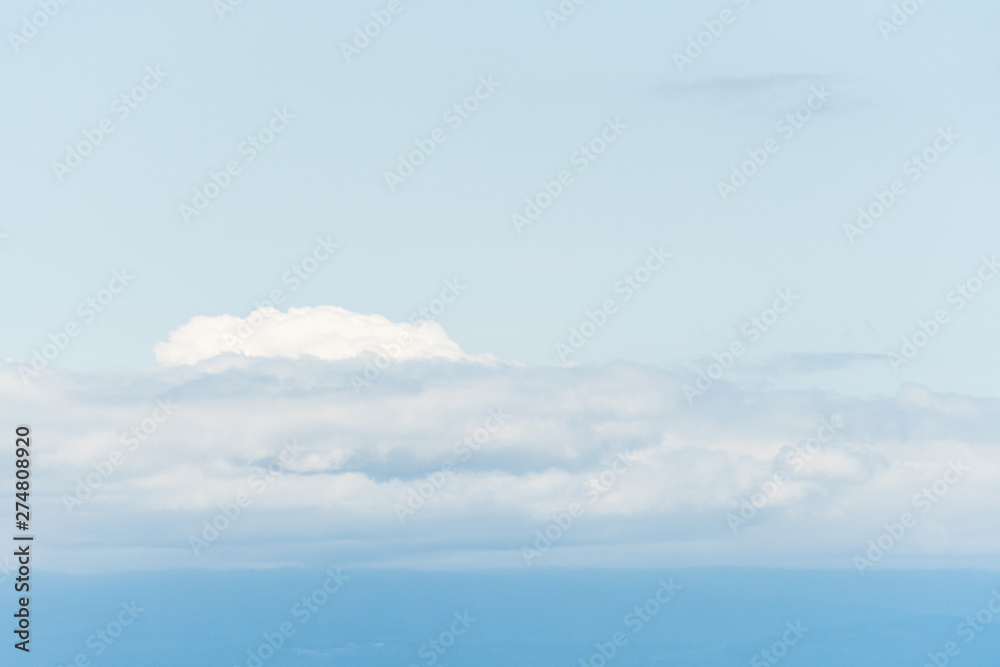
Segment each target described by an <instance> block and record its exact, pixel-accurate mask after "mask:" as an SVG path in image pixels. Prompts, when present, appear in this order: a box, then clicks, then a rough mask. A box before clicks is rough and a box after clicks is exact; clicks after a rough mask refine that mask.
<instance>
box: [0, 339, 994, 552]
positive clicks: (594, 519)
mask: <svg viewBox="0 0 1000 667" xmlns="http://www.w3.org/2000/svg"><path fill="white" fill-rule="evenodd" d="M364 363H365V362H364V361H363V360H361V359H352V360H342V361H335V362H327V361H320V360H317V359H299V360H292V359H245V360H244V363H243V364H241V365H239V366H232V367H230V368H228V369H225V370H223V371H221V372H216V370H215V369H213V370H212V372H209V369H207V368H205V367H203V366H201V365H199V366H195V367H193V368H192V367H179V368H165V369H157V370H155V371H152V372H144V373H141V374H134V375H131V374H130V375H115V374H110V373H103V374H100V375H97V376H80V375H76V376H68V375H63V374H61V373H59V372H58V371H52V372H51V374H49V375H47V376H46V377H45V378H42V379H40V380H38V381H36V382H35V383H33V385H32V392H31V393H24V392H22V391H18V390H17V385H18V384H20V383H19V380H17V376H16V373H15V371H14V368H15V367H14V366H13V365H9V366H7V367H6V369H5V370H3V371H0V397H2V398H3V399H4V400H3V401H0V415H2V416H3V418H4V419H5V420H6V421H7V422H8V423H24V422H27V423H29V424H32V426H33V428H34V429H35V434H36V437H37V438H38V441H39V443H44V451H45V455H44V456H42V457H39V459H38V461H37V462H36V466H37V469H36V475H37V489H38V490H37V491H36V495H35V496H33V500H34V501H35V502H36V503H37V510H36V511H37V513H38V515H39V517H42V518H43V519H41V520H43V521H44V523H45V524H46V525H45V530H46V534H48V535H50V538H49V544H50V546H49V548H48V550H47V551H46V552H45V553H46V556H45V557H46V558H47V559H49V560H47V561H46V566H48V567H52V568H56V569H68V570H77V571H88V570H92V569H94V568H98V567H106V568H119V567H122V568H124V567H185V566H189V567H194V566H205V565H219V566H230V565H264V564H268V565H274V564H278V563H286V564H287V563H289V562H290V561H289V559H290V558H292V556H290V555H289V554H294V562H297V563H302V564H315V563H321V562H328V561H330V560H331V559H332V560H337V561H338V562H345V563H353V564H368V565H385V564H387V563H395V564H400V563H406V562H411V563H413V564H418V563H419V564H421V565H422V566H430V565H433V564H437V565H440V566H444V567H447V566H449V564H452V565H454V564H455V563H460V562H462V563H467V564H475V563H479V564H483V565H485V564H487V563H488V564H492V565H497V564H506V565H508V566H512V567H524V560H523V559H522V557H521V551H520V550H521V548H522V547H523V546H525V545H529V544H531V543H533V542H534V539H535V537H534V531H535V530H537V529H540V528H544V527H545V525H546V524H547V521H548V517H550V516H552V514H554V513H560V512H565V511H566V509H567V508H568V506H569V505H570V503H573V502H579V503H582V504H583V505H584V506H585V507H586V511H585V513H584V515H583V516H582V517H580V518H579V520H578V521H576V523H575V524H574V527H573V528H572V529H571V530H569V531H567V532H566V536H565V537H564V538H563V539H562V540H561V541H560V542H559V543H558V544H557V546H556V548H555V549H554V550H553V551H552V552H551V553H548V554H546V555H545V556H544V558H542V559H540V560H539V561H538V563H539V564H541V565H557V564H562V565H565V564H574V565H576V564H580V565H597V566H601V565H613V564H618V565H622V566H632V565H635V566H640V565H644V566H653V565H656V566H664V565H666V564H671V565H677V566H682V565H709V564H714V565H751V564H752V565H764V566H826V567H851V560H850V559H851V557H852V556H853V555H855V554H857V553H860V552H862V551H863V550H864V549H865V548H866V545H867V542H868V540H870V539H873V538H876V537H878V535H879V534H881V532H882V531H883V528H882V526H883V524H886V523H891V522H893V521H897V520H898V517H899V515H900V513H901V512H903V511H907V510H910V511H913V510H914V506H913V504H912V497H913V496H914V494H917V493H919V492H920V491H921V489H923V488H924V487H927V486H928V485H930V484H933V482H934V481H935V480H938V479H939V478H940V477H941V475H942V474H943V473H944V472H945V470H946V469H947V467H948V462H949V460H961V461H962V462H963V463H964V464H965V465H967V466H970V467H971V468H972V471H973V472H971V473H970V474H969V475H968V476H967V477H966V478H963V480H962V481H961V482H960V483H959V484H957V485H956V486H955V487H954V488H953V489H951V490H950V491H949V494H948V496H947V497H945V498H943V499H941V501H940V502H938V503H935V504H934V506H933V508H932V509H931V510H930V511H929V512H928V513H927V514H926V516H924V515H921V523H920V525H919V526H918V527H917V528H916V529H914V531H913V533H912V534H911V535H908V536H907V538H906V539H905V540H904V541H903V542H902V543H901V544H900V545H899V546H898V547H897V548H896V550H895V551H894V552H893V553H892V554H890V555H889V556H887V557H886V559H885V560H884V561H883V562H882V563H881V564H880V565H879V566H880V567H894V566H902V565H903V564H907V565H909V564H912V563H916V564H923V565H940V564H945V565H962V566H982V565H984V564H988V563H986V561H988V560H989V559H990V558H993V555H994V554H995V553H996V552H997V551H998V550H1000V537H998V536H997V534H996V531H995V530H994V524H995V519H994V518H993V517H994V516H995V513H996V510H997V509H998V508H1000V491H998V489H1000V486H998V484H997V482H998V481H1000V449H998V448H997V446H996V444H997V441H996V436H995V433H997V432H998V431H1000V411H998V410H997V402H996V401H994V400H987V399H974V398H969V397H961V396H954V395H942V394H934V393H932V392H929V391H926V390H924V389H921V388H919V387H913V386H910V387H907V388H906V389H905V390H904V391H902V392H900V394H899V395H897V396H896V397H893V398H880V399H859V398H845V397H837V396H833V395H826V394H822V393H819V392H792V391H781V392H777V391H737V390H736V389H734V388H733V387H731V386H728V385H725V384H719V385H717V386H716V387H714V388H713V391H712V392H711V393H709V394H707V395H706V396H705V397H703V401H700V402H699V403H698V404H697V405H696V406H695V407H693V408H692V407H689V406H688V405H687V402H686V401H685V400H684V399H683V396H682V395H681V393H680V391H679V387H680V385H681V384H682V383H683V382H684V381H685V380H686V377H684V376H672V375H670V374H667V373H665V372H663V371H662V370H659V369H654V368H649V367H639V366H633V365H627V364H620V365H612V366H607V367H602V368H583V367H578V368H556V367H549V368H525V367H515V366H511V365H503V364H493V365H488V364H466V363H454V362H449V361H443V360H436V361H410V362H405V363H401V364H398V365H394V366H393V367H391V368H390V369H389V370H387V371H386V372H385V373H384V375H383V377H382V378H381V379H380V380H379V382H378V383H376V384H373V385H372V386H371V387H368V388H367V389H366V391H365V392H364V394H363V395H359V394H358V393H357V392H356V391H355V390H354V388H353V387H352V384H351V382H350V378H351V376H352V375H353V374H355V373H357V372H359V370H360V369H361V368H363V366H364ZM15 383H16V384H15ZM160 397H169V399H170V401H171V402H172V404H176V406H177V408H176V411H175V414H173V415H172V416H170V418H169V419H168V420H166V421H165V422H164V423H162V424H160V425H158V426H157V429H156V431H155V433H153V434H152V435H150V436H149V437H148V439H146V440H144V441H143V442H141V444H140V446H138V447H137V448H136V450H135V451H126V450H127V448H126V447H124V446H123V443H122V442H121V437H120V436H121V434H122V433H124V432H126V431H128V430H129V429H131V428H132V427H134V426H136V425H140V426H141V424H142V423H143V421H144V420H147V419H149V417H150V415H151V414H152V412H153V410H154V406H155V401H156V399H157V398H160ZM490 410H493V411H494V413H496V414H499V413H500V412H502V413H503V415H504V422H505V423H504V424H503V426H502V428H499V429H494V431H493V432H490V433H487V432H486V429H487V427H488V426H489V425H490V424H491V422H489V421H488V420H489V418H490V412H489V411H490ZM832 416H840V417H841V418H842V419H843V422H844V426H843V429H842V431H841V432H840V433H839V434H838V436H837V437H836V438H834V439H833V440H831V441H829V442H828V443H826V444H824V445H823V447H822V451H820V452H818V453H817V454H816V455H815V456H813V457H811V458H809V460H807V461H805V462H804V465H801V466H798V467H795V466H791V465H790V464H789V458H788V456H789V453H790V452H791V451H792V450H793V448H794V447H796V446H797V445H799V444H801V443H803V442H804V441H806V439H808V438H810V437H813V436H814V435H816V433H817V429H818V427H819V425H820V420H821V419H822V418H830V417H832ZM140 430H141V429H140ZM477 438H478V440H481V441H482V442H481V443H478V442H477ZM290 439H295V441H296V443H297V445H298V446H299V447H300V448H301V450H302V451H301V452H300V453H299V454H298V455H296V456H295V457H294V459H292V460H291V461H290V462H289V463H288V464H287V466H285V469H284V472H283V473H282V474H281V475H279V476H277V477H275V478H274V479H273V480H272V481H270V482H269V483H268V484H267V488H266V490H265V491H264V492H263V493H261V494H259V495H256V494H255V493H254V483H253V482H252V481H251V477H252V476H253V475H257V476H258V478H260V476H261V475H266V470H267V468H268V466H271V465H274V464H275V461H277V460H278V459H277V458H276V457H278V455H279V452H280V451H281V448H282V442H283V441H286V440H290ZM456 443H463V444H464V445H466V448H465V449H463V448H461V447H459V448H458V449H456ZM471 444H478V445H479V448H478V451H474V450H472V448H471V447H469V445H471ZM114 450H119V451H122V452H124V454H125V460H124V462H123V463H122V464H121V465H119V466H118V467H117V468H116V469H115V471H114V473H113V474H112V475H110V476H109V477H108V479H106V480H104V481H102V482H101V485H100V488H99V489H97V490H96V491H94V493H93V496H92V497H91V498H89V499H88V500H86V501H85V502H84V504H83V505H81V506H79V507H77V508H75V509H74V511H73V513H72V514H70V513H69V512H67V510H66V509H65V507H64V506H63V502H62V501H63V499H64V497H65V496H66V494H69V495H72V494H73V493H74V490H75V489H76V488H77V487H78V485H79V483H80V480H85V479H86V478H87V476H88V475H91V476H93V475H94V474H99V472H98V468H100V467H101V465H102V464H101V462H102V461H105V460H107V459H108V457H109V456H110V454H111V452H112V451H114ZM467 450H468V451H470V452H471V453H470V454H469V455H468V456H465V455H463V454H461V452H464V451H467ZM618 452H627V453H628V454H629V455H630V456H631V457H632V460H633V463H632V465H631V466H630V467H629V468H628V470H627V471H624V472H621V473H620V474H617V475H616V476H615V477H614V479H613V484H610V485H608V484H607V482H608V481H611V480H612V477H611V476H610V475H609V474H608V472H607V471H608V470H609V468H610V466H611V463H612V461H613V459H614V457H615V455H616V453H618ZM447 463H451V464H452V465H453V466H454V469H453V470H451V471H449V472H448V473H446V474H445V476H444V477H445V479H444V480H443V482H442V483H441V484H440V486H439V487H437V488H436V490H435V492H434V494H433V496H432V497H431V498H430V499H428V500H427V501H426V502H425V503H424V506H423V507H421V508H420V509H419V510H418V511H417V513H416V514H415V515H413V516H412V517H410V518H409V519H408V520H407V522H406V523H405V524H402V525H401V524H400V521H399V519H398V515H397V511H396V505H397V504H403V503H405V502H406V500H407V498H408V497H410V496H409V494H410V493H411V491H412V490H413V489H414V488H415V487H416V486H417V485H419V484H420V483H421V482H422V481H424V480H425V479H426V476H427V475H428V474H430V473H433V472H434V471H438V470H441V469H442V467H443V466H445V464H447ZM777 471H784V472H785V473H787V474H788V475H789V477H790V479H789V481H788V483H787V484H785V485H784V486H783V487H782V488H781V489H780V490H779V492H778V493H777V494H776V495H775V496H774V497H773V499H772V500H771V501H770V502H768V503H767V505H766V506H765V507H763V508H762V509H761V510H760V512H759V513H758V515H757V516H756V517H754V518H753V519H752V520H751V521H750V522H749V525H747V526H746V527H744V528H742V529H741V530H740V532H739V533H738V534H736V535H734V534H732V532H731V531H730V528H729V525H728V523H727V520H726V515H727V513H730V512H733V511H735V510H736V509H737V508H738V507H739V504H740V502H741V501H742V500H743V499H744V498H746V497H748V496H749V495H750V494H753V493H754V492H755V491H757V490H758V489H759V488H760V485H761V484H762V483H764V482H765V481H767V480H769V479H772V478H773V476H774V474H775V472H777ZM602 476H603V480H602ZM439 481H442V480H440V479H439ZM594 489H597V490H599V493H598V496H597V498H596V500H593V501H591V499H590V498H589V497H588V496H587V493H588V492H589V491H588V490H594ZM240 493H249V494H250V495H251V497H253V504H252V505H251V506H250V507H248V508H246V509H245V510H243V512H242V514H241V516H240V518H239V519H238V520H237V521H235V522H234V524H233V527H232V528H230V529H229V530H228V531H226V532H225V533H223V535H222V536H221V537H220V538H219V540H218V541H217V542H216V543H215V544H213V545H212V546H211V547H210V548H209V549H207V550H206V551H205V553H203V554H202V555H201V556H199V557H198V558H194V557H193V555H192V553H191V550H190V548H189V546H188V538H189V536H190V535H192V534H197V533H198V531H199V530H201V527H202V526H203V522H204V521H206V520H210V519H212V518H213V517H214V516H216V515H217V514H218V513H219V512H220V509H219V508H220V506H224V505H226V504H227V503H232V502H233V499H234V498H236V497H237V495H238V494H240ZM931 535H937V536H941V535H943V536H944V538H942V539H944V541H943V542H942V541H941V539H937V538H935V539H930V538H929V537H928V536H931ZM137 553H142V554H143V556H142V558H138V557H137V556H136V555H135V554H137Z"/></svg>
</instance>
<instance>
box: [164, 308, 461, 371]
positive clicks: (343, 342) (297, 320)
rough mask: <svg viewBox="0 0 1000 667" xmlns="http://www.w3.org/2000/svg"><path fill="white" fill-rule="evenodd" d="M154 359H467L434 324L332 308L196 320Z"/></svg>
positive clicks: (190, 361) (183, 327)
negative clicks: (377, 356) (221, 357)
mask: <svg viewBox="0 0 1000 667" xmlns="http://www.w3.org/2000/svg"><path fill="white" fill-rule="evenodd" d="M154 353H155V354H156V360H157V361H158V362H159V363H160V364H162V365H164V366H182V365H193V364H197V363H198V362H200V361H204V360H206V359H211V358H214V357H219V356H223V355H232V354H236V355H243V356H247V357H279V358H289V359H298V358H300V357H303V356H313V357H316V358H318V359H323V360H326V361H338V360H341V359H351V358H355V357H362V356H372V355H382V356H385V357H389V358H390V359H392V360H393V361H411V360H415V359H444V360H447V361H460V360H468V359H472V357H470V356H469V355H467V354H465V353H464V352H463V351H462V349H461V348H460V347H459V346H458V343H456V342H454V341H453V340H451V339H450V338H448V334H447V333H445V330H444V328H443V327H442V326H441V325H440V324H438V323H437V322H431V321H427V320H424V321H422V322H419V323H418V324H410V323H406V322H392V321H390V320H389V319H387V318H385V317H383V316H381V315H363V314H361V313H354V312H351V311H349V310H345V309H344V308H340V307H338V306H315V307H305V308H290V309H289V310H288V312H287V313H283V312H281V311H279V310H276V309H274V308H266V307H265V308H260V309H258V310H256V311H254V312H252V313H250V314H249V315H248V316H247V317H245V318H240V317H236V316H234V315H218V316H214V317H209V316H198V317H194V318H192V319H191V320H190V321H189V322H187V323H186V324H183V325H181V326H180V327H178V328H177V329H175V330H174V331H171V332H170V339H169V342H160V343H157V344H156V346H155V348H154Z"/></svg>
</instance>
